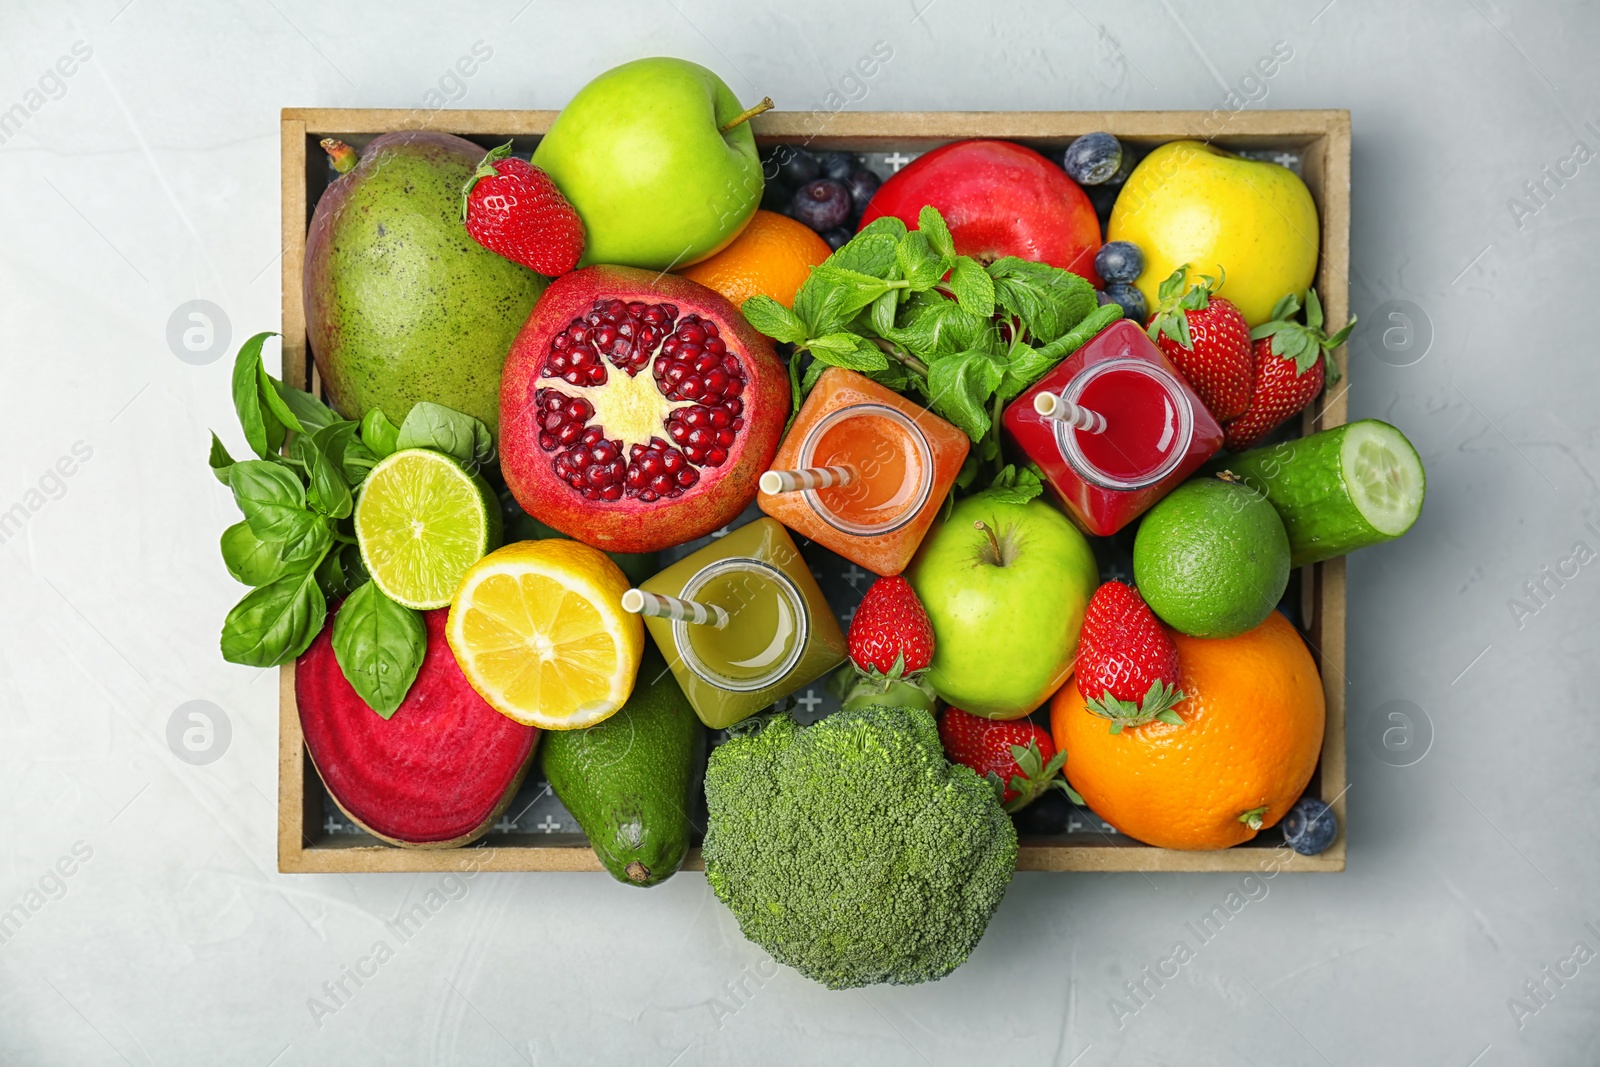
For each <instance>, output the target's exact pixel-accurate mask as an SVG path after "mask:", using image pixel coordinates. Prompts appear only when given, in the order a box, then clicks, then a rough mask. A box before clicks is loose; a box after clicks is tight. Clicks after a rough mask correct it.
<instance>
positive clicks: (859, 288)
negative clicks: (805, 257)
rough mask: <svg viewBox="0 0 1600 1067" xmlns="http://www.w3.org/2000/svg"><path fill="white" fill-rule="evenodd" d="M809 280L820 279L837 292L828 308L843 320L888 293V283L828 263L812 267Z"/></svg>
mask: <svg viewBox="0 0 1600 1067" xmlns="http://www.w3.org/2000/svg"><path fill="white" fill-rule="evenodd" d="M811 278H813V279H821V282H822V284H824V285H827V286H829V287H831V288H833V289H835V290H837V291H838V293H839V296H838V297H837V300H836V301H835V302H833V303H832V304H831V305H830V306H832V307H834V308H835V309H836V311H837V313H838V315H839V316H840V317H841V319H844V320H848V319H849V318H850V317H851V316H852V315H854V314H855V313H856V312H858V311H860V310H861V309H862V308H864V307H866V306H867V305H868V304H870V303H872V302H873V301H874V300H876V299H878V297H880V296H882V295H883V294H884V293H886V292H888V291H889V283H888V282H886V281H885V280H884V279H882V278H875V277H873V276H872V275H870V274H863V273H861V272H860V271H855V270H850V269H848V268H846V267H835V266H833V265H831V264H828V263H824V264H822V265H821V266H820V267H813V268H812V269H811ZM828 332H832V331H828Z"/></svg>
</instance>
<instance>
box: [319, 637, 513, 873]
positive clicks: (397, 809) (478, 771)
mask: <svg viewBox="0 0 1600 1067" xmlns="http://www.w3.org/2000/svg"><path fill="white" fill-rule="evenodd" d="M448 615H449V610H448V609H446V608H440V609H438V610H437V611H427V612H423V621H424V623H425V624H426V625H427V628H428V651H427V654H426V656H425V657H424V658H423V661H422V669H421V670H420V671H418V672H417V680H416V681H415V682H414V683H412V686H411V691H410V692H408V693H407V694H406V698H405V700H404V701H403V702H402V703H401V705H400V707H399V708H398V709H397V710H396V711H395V713H394V715H393V717H391V718H389V719H388V720H384V719H383V718H381V717H380V716H379V715H378V713H377V712H375V711H373V710H372V709H371V708H369V707H367V705H366V702H365V701H363V700H362V699H361V698H360V697H359V696H357V695H356V691H355V690H354V689H352V688H351V687H350V683H349V682H347V681H346V680H345V677H344V673H343V672H342V671H340V669H339V663H338V661H337V660H336V659H334V655H333V626H332V625H331V624H330V625H328V626H325V627H324V628H323V630H322V633H321V634H319V635H318V637H317V639H316V640H315V641H313V642H312V644H311V647H310V648H309V649H307V650H306V652H305V654H304V655H302V656H301V657H300V660H299V662H298V663H297V664H296V665H295V673H294V692H295V700H296V701H297V702H298V704H299V706H300V729H301V731H302V732H303V733H304V734H305V739H306V748H307V749H308V750H309V751H310V753H311V761H312V762H313V763H314V764H316V768H317V773H318V774H320V775H321V776H322V781H323V784H325V785H326V786H327V787H328V792H329V793H330V794H331V795H332V796H333V799H334V802H335V803H337V804H338V805H339V808H340V809H341V810H342V811H343V812H344V813H345V814H346V815H348V816H350V818H351V820H352V821H353V822H355V823H356V824H357V825H359V826H361V827H362V828H363V829H365V830H367V831H368V832H370V833H372V834H373V835H375V836H377V837H381V838H383V839H384V840H385V841H388V842H390V843H392V844H396V845H406V846H410V847H413V848H449V847H451V846H454V845H464V844H467V843H468V842H470V841H473V840H476V839H477V838H478V837H480V836H482V835H483V834H484V832H486V831H487V830H488V829H489V826H490V824H491V823H493V822H494V820H495V819H496V818H497V817H499V815H500V813H501V812H502V811H504V810H505V807H506V805H507V804H509V803H510V802H511V798H512V797H513V796H514V795H516V792H517V788H518V787H519V786H520V785H521V784H522V776H523V775H524V774H525V773H527V770H528V765H529V764H530V763H531V762H532V757H533V749H534V745H535V743H536V742H537V741H538V740H539V731H538V730H537V729H535V728H534V727H531V726H522V725H520V724H518V723H516V722H513V721H512V720H510V719H508V718H506V717H505V716H504V715H501V714H500V713H499V712H497V711H495V710H494V709H493V708H491V707H490V706H489V705H488V704H487V703H485V702H484V699H483V698H482V697H480V696H479V695H478V694H477V693H476V692H475V691H474V690H473V688H472V686H471V685H469V684H468V683H467V679H466V677H465V676H464V675H463V674H462V673H461V668H460V667H459V666H457V665H456V657H455V654H454V653H452V652H451V651H450V645H449V643H448V642H447V641H446V640H445V632H444V627H445V618H446V616H448Z"/></svg>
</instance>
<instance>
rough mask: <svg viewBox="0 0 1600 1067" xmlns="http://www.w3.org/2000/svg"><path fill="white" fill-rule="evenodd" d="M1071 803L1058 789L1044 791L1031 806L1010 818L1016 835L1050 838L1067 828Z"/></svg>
mask: <svg viewBox="0 0 1600 1067" xmlns="http://www.w3.org/2000/svg"><path fill="white" fill-rule="evenodd" d="M1071 814H1072V801H1070V800H1068V799H1067V795H1066V794H1065V793H1063V792H1062V791H1061V790H1059V789H1046V790H1045V791H1044V792H1043V793H1042V794H1040V795H1039V797H1038V798H1037V799H1036V800H1034V802H1033V803H1032V804H1029V805H1028V806H1027V807H1025V808H1023V809H1022V810H1021V811H1019V812H1017V813H1016V814H1015V815H1013V816H1011V820H1012V822H1014V823H1016V826H1017V833H1019V834H1022V835H1024V836H1028V837H1050V836H1053V835H1055V834H1059V833H1061V832H1062V831H1063V830H1065V829H1066V828H1067V818H1068V817H1069V816H1070V815H1071Z"/></svg>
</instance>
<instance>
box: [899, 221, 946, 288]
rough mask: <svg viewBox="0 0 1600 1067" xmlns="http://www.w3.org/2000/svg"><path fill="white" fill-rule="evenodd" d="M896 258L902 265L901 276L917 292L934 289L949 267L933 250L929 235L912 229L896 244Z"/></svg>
mask: <svg viewBox="0 0 1600 1067" xmlns="http://www.w3.org/2000/svg"><path fill="white" fill-rule="evenodd" d="M895 260H896V261H897V262H898V264H899V266H900V276H901V277H902V278H904V279H905V280H906V281H907V282H909V283H910V286H911V291H912V292H915V293H920V292H923V291H924V290H927V289H932V288H933V287H934V286H935V285H938V284H939V279H940V278H943V277H944V273H945V271H946V270H948V269H949V264H948V263H947V262H946V261H945V258H944V257H943V256H941V255H940V254H939V253H937V252H935V251H934V250H933V245H931V244H929V243H928V235H927V234H925V233H923V232H922V231H921V230H912V231H911V232H909V233H907V234H906V235H905V236H904V237H902V238H900V243H899V244H897V245H896V246H895Z"/></svg>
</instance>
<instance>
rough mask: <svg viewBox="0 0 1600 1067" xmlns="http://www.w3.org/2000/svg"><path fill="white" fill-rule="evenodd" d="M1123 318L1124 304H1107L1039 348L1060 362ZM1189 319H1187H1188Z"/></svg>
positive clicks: (1045, 355)
mask: <svg viewBox="0 0 1600 1067" xmlns="http://www.w3.org/2000/svg"><path fill="white" fill-rule="evenodd" d="M1120 318H1122V305H1120V304H1105V305H1103V306H1101V307H1098V308H1095V309H1094V311H1092V312H1090V314H1089V317H1088V318H1086V319H1084V320H1083V321H1082V322H1080V323H1078V325H1076V326H1074V327H1073V328H1072V329H1070V330H1068V331H1067V332H1066V333H1064V334H1062V335H1061V336H1060V337H1057V338H1056V339H1055V340H1054V341H1051V342H1050V343H1049V344H1047V345H1045V346H1044V347H1043V348H1040V349H1039V354H1040V356H1042V357H1044V358H1047V359H1049V360H1051V361H1052V363H1059V362H1061V361H1062V360H1063V359H1066V358H1067V357H1068V356H1070V355H1072V353H1074V352H1076V351H1077V350H1078V349H1080V348H1082V347H1083V345H1084V342H1086V341H1088V340H1089V338H1091V337H1093V336H1094V335H1095V334H1097V333H1099V332H1100V331H1101V330H1103V329H1105V328H1106V327H1107V326H1110V325H1111V324H1112V323H1113V322H1116V321H1117V320H1118V319H1120ZM1186 321H1187V320H1186Z"/></svg>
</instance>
